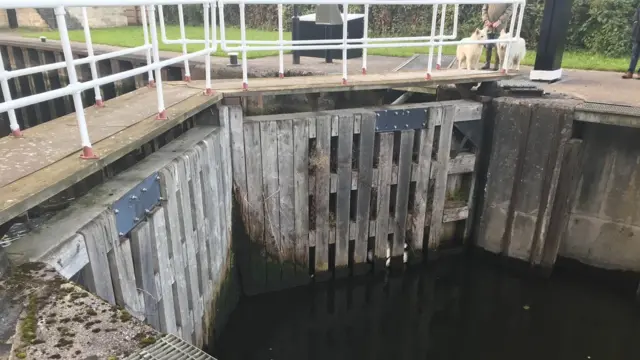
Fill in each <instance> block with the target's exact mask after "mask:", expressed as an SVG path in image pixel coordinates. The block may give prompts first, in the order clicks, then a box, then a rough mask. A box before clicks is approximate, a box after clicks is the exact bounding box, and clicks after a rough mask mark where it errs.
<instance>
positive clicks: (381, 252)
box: [374, 133, 394, 270]
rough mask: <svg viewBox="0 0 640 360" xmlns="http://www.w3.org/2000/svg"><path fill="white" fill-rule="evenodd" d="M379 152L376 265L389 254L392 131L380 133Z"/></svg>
mask: <svg viewBox="0 0 640 360" xmlns="http://www.w3.org/2000/svg"><path fill="white" fill-rule="evenodd" d="M378 136H379V138H380V153H379V161H378V174H379V177H378V186H377V191H378V202H377V212H376V243H375V251H374V255H375V259H376V267H377V268H378V269H377V270H379V268H380V266H381V265H382V264H383V262H385V261H386V259H387V258H388V257H389V255H390V250H391V249H390V248H389V202H390V200H391V167H392V165H393V140H394V139H393V136H394V134H393V133H380V134H379V135H378Z"/></svg>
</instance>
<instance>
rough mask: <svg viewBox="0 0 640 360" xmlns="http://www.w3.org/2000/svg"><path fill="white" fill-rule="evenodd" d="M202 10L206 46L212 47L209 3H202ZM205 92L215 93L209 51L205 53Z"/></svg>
mask: <svg viewBox="0 0 640 360" xmlns="http://www.w3.org/2000/svg"><path fill="white" fill-rule="evenodd" d="M202 7H203V9H202V11H203V16H204V48H205V49H211V41H210V40H209V31H211V30H210V29H209V3H208V2H205V3H204V4H202ZM204 79H205V84H204V94H205V95H213V89H212V88H211V53H210V52H207V53H206V54H205V55H204Z"/></svg>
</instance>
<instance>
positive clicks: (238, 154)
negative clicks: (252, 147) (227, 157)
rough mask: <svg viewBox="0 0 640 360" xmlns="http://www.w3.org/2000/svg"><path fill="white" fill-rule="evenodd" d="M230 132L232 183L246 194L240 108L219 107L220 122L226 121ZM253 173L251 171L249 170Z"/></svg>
mask: <svg viewBox="0 0 640 360" xmlns="http://www.w3.org/2000/svg"><path fill="white" fill-rule="evenodd" d="M227 118H228V122H229V128H230V132H231V158H232V164H233V182H234V183H235V184H236V186H237V187H238V188H239V189H240V191H242V192H243V193H245V194H246V192H247V171H246V167H245V147H244V132H243V121H242V107H241V106H220V119H221V120H220V121H225V122H226V121H227V120H226V119H227ZM251 170H252V171H253V169H251Z"/></svg>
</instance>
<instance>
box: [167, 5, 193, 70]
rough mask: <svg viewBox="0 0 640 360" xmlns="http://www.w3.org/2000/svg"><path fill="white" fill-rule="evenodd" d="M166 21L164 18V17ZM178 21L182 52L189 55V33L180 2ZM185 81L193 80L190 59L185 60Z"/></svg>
mask: <svg viewBox="0 0 640 360" xmlns="http://www.w3.org/2000/svg"><path fill="white" fill-rule="evenodd" d="M163 21H164V19H163ZM178 23H179V24H180V40H182V54H183V55H187V42H186V39H187V35H186V34H185V30H184V12H183V11H182V4H178ZM184 81H187V82H189V81H191V72H190V71H189V60H186V59H185V60H184Z"/></svg>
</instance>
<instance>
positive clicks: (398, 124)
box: [376, 109, 429, 132]
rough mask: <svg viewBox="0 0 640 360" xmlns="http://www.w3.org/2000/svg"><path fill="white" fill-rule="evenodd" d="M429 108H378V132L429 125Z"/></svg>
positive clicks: (421, 127) (412, 128)
mask: <svg viewBox="0 0 640 360" xmlns="http://www.w3.org/2000/svg"><path fill="white" fill-rule="evenodd" d="M428 114H429V110H427V109H410V110H378V111H376V132H389V131H402V130H418V129H423V128H424V127H425V126H426V125H427V119H428V117H427V116H428Z"/></svg>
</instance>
